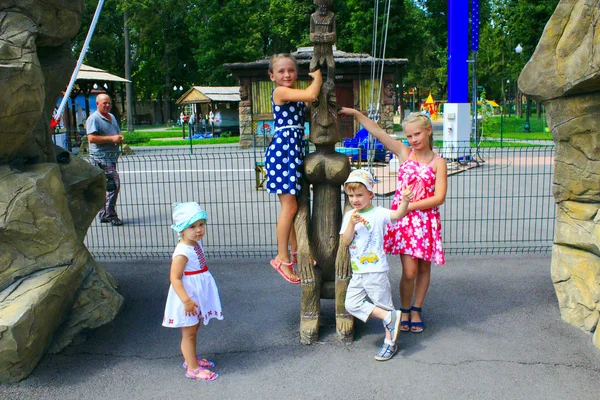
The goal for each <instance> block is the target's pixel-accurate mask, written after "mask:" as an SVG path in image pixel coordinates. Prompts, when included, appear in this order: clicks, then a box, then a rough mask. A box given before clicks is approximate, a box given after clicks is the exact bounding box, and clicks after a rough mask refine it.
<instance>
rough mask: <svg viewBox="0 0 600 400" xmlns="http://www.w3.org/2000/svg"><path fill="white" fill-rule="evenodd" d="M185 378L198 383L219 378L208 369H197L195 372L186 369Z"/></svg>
mask: <svg viewBox="0 0 600 400" xmlns="http://www.w3.org/2000/svg"><path fill="white" fill-rule="evenodd" d="M185 377H186V378H190V379H196V380H198V381H214V380H215V379H217V378H218V377H219V374H217V373H215V372H212V371H210V370H208V369H203V368H198V369H197V370H195V371H193V370H191V369H187V370H186V371H185Z"/></svg>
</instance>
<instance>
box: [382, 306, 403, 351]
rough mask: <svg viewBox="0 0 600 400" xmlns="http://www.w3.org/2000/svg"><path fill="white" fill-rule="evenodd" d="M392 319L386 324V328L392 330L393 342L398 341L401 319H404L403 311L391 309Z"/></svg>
mask: <svg viewBox="0 0 600 400" xmlns="http://www.w3.org/2000/svg"><path fill="white" fill-rule="evenodd" d="M390 313H391V315H392V320H391V321H390V323H389V324H387V325H386V326H385V329H387V330H388V332H390V335H391V340H392V342H394V343H396V339H398V333H400V320H401V319H402V318H401V317H402V313H401V312H400V311H398V310H392V311H390Z"/></svg>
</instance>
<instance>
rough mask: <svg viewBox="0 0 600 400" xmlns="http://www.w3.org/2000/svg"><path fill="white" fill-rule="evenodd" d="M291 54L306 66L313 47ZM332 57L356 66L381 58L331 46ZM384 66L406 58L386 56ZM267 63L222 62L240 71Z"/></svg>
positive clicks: (229, 68) (228, 67) (260, 67)
mask: <svg viewBox="0 0 600 400" xmlns="http://www.w3.org/2000/svg"><path fill="white" fill-rule="evenodd" d="M292 55H293V56H294V58H296V60H297V61H298V65H301V66H305V65H306V66H308V65H309V64H310V60H311V59H312V56H313V47H300V48H298V50H297V51H295V52H293V53H292ZM333 58H334V60H335V65H336V66H340V67H358V66H361V67H362V68H368V65H370V64H371V63H373V62H381V61H382V59H381V58H375V57H372V56H371V55H369V54H366V53H346V52H345V51H341V50H337V49H336V48H335V46H334V48H333ZM383 61H384V66H391V67H397V66H401V65H405V64H408V59H407V58H386V59H384V60H383ZM268 65H269V60H268V59H263V60H257V61H254V62H248V63H231V64H223V67H224V68H225V69H228V70H231V71H242V70H250V69H252V70H254V69H263V70H266V69H267V67H268Z"/></svg>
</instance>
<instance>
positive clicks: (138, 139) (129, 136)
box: [123, 132, 150, 144]
mask: <svg viewBox="0 0 600 400" xmlns="http://www.w3.org/2000/svg"><path fill="white" fill-rule="evenodd" d="M123 137H124V138H125V140H124V141H123V143H124V144H137V143H148V142H149V141H150V136H148V135H145V134H143V133H135V132H133V133H124V134H123Z"/></svg>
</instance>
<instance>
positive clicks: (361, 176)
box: [344, 169, 375, 193]
mask: <svg viewBox="0 0 600 400" xmlns="http://www.w3.org/2000/svg"><path fill="white" fill-rule="evenodd" d="M352 182H356V183H362V184H363V185H365V187H366V188H367V190H368V191H369V192H371V193H373V185H374V184H375V180H374V179H373V175H371V173H370V172H369V171H365V170H364V169H355V170H354V171H352V172H350V175H348V179H346V182H344V186H345V185H346V183H352Z"/></svg>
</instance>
